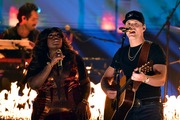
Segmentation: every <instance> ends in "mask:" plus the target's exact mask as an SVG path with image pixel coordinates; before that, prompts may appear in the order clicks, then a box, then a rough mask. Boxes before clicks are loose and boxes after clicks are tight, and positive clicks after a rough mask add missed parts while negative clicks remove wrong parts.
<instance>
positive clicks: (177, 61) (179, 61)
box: [169, 59, 180, 64]
mask: <svg viewBox="0 0 180 120" xmlns="http://www.w3.org/2000/svg"><path fill="white" fill-rule="evenodd" d="M175 63H180V59H179V60H176V61H173V62H170V63H169V64H175Z"/></svg>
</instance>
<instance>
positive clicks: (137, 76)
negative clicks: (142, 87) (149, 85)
mask: <svg viewBox="0 0 180 120" xmlns="http://www.w3.org/2000/svg"><path fill="white" fill-rule="evenodd" d="M131 79H132V80H134V81H139V82H146V80H148V79H149V77H148V76H147V75H145V74H144V73H143V72H138V68H136V69H134V71H133V73H132V76H131ZM147 82H148V81H147Z"/></svg>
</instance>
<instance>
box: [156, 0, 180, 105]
mask: <svg viewBox="0 0 180 120" xmlns="http://www.w3.org/2000/svg"><path fill="white" fill-rule="evenodd" d="M179 4H180V1H178V0H177V2H176V6H175V8H173V11H172V12H171V13H170V15H169V16H168V17H167V20H166V22H165V23H164V25H163V26H162V28H161V29H160V31H159V32H158V34H157V35H156V37H155V39H157V37H158V36H159V34H160V33H161V31H162V30H163V29H164V27H165V26H167V30H166V65H167V73H169V72H168V71H169V59H168V58H169V39H170V18H171V17H172V15H173V14H174V12H175V10H176V8H177V7H178V5H179ZM167 79H168V74H167ZM167 89H168V81H167V80H166V83H165V85H164V102H166V95H167Z"/></svg>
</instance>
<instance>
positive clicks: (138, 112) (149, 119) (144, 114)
mask: <svg viewBox="0 0 180 120" xmlns="http://www.w3.org/2000/svg"><path fill="white" fill-rule="evenodd" d="M126 120H163V105H162V103H159V102H156V103H151V104H147V105H140V106H138V107H132V109H131V110H130V111H129V113H128V115H127V117H126Z"/></svg>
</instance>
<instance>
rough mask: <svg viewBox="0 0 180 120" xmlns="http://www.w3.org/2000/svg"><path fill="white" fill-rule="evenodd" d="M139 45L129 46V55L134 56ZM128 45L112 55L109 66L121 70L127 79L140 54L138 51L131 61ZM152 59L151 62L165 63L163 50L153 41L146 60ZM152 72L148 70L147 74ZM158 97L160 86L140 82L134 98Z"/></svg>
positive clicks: (135, 66)
mask: <svg viewBox="0 0 180 120" xmlns="http://www.w3.org/2000/svg"><path fill="white" fill-rule="evenodd" d="M140 46H141V45H139V46H136V47H131V48H130V55H131V56H134V55H135V54H136V53H137V51H138V50H139V48H140ZM129 47H130V46H125V47H123V48H120V49H119V50H118V51H117V52H116V53H115V55H114V57H113V60H112V63H111V67H113V68H116V69H121V70H123V72H124V74H125V75H126V77H127V79H129V78H130V77H131V75H132V72H133V71H134V69H135V68H137V64H138V59H139V56H140V52H141V51H140V52H139V53H138V54H137V56H136V58H135V59H134V60H133V61H131V60H129V58H128V51H129ZM150 60H152V61H153V64H166V58H165V54H164V51H163V50H162V49H161V47H160V46H159V45H157V44H155V43H152V45H151V47H150V51H149V56H148V61H150ZM153 74H154V72H150V74H148V75H153ZM157 96H158V97H160V96H161V89H160V87H153V86H150V85H148V84H141V85H140V86H139V88H138V90H137V92H136V98H139V99H144V98H149V97H157Z"/></svg>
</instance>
